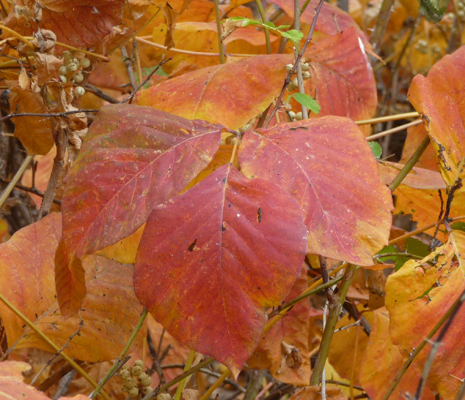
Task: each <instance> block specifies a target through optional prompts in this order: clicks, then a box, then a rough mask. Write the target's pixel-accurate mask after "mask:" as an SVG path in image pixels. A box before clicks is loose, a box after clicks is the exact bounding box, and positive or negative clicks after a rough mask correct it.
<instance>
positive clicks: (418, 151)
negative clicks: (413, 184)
mask: <svg viewBox="0 0 465 400" xmlns="http://www.w3.org/2000/svg"><path fill="white" fill-rule="evenodd" d="M429 143H430V139H429V136H428V135H426V137H425V138H424V139H423V141H422V142H421V143H420V146H418V149H416V151H415V153H413V155H412V157H410V160H408V161H407V164H405V165H404V168H402V169H401V170H400V172H399V174H398V175H397V176H396V177H395V178H394V180H393V181H392V183H391V184H390V185H389V189H391V192H394V190H396V189H397V187H398V186H399V185H400V184H401V183H402V181H403V180H404V179H405V177H406V176H407V175H408V173H409V172H410V171H411V170H412V168H413V167H414V165H415V164H416V163H417V162H418V160H419V159H420V157H421V155H422V154H423V153H424V152H425V150H426V148H427V147H428V145H429Z"/></svg>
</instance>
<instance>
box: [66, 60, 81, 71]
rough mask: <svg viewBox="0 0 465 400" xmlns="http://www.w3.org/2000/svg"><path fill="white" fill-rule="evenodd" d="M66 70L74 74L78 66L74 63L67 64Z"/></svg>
mask: <svg viewBox="0 0 465 400" xmlns="http://www.w3.org/2000/svg"><path fill="white" fill-rule="evenodd" d="M66 68H67V69H68V71H69V72H74V71H77V69H78V65H77V64H76V63H73V62H72V63H69V64H68V65H67V66H66Z"/></svg>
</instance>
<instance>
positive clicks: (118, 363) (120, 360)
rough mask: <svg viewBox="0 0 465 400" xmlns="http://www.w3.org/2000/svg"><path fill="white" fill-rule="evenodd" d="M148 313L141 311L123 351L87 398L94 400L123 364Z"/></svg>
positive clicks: (145, 310)
mask: <svg viewBox="0 0 465 400" xmlns="http://www.w3.org/2000/svg"><path fill="white" fill-rule="evenodd" d="M147 314H148V311H147V309H146V308H144V310H143V311H142V315H141V317H140V319H139V322H138V323H137V325H136V327H135V328H134V331H133V332H132V334H131V337H130V338H129V340H128V342H127V343H126V346H124V349H123V351H122V352H121V354H120V355H119V357H118V359H117V360H116V361H115V362H114V363H113V365H112V367H111V368H110V369H109V370H108V372H107V373H106V374H105V376H104V377H103V378H102V379H101V380H100V382H99V384H98V385H97V387H96V388H95V390H94V391H93V392H92V393H91V394H90V396H89V398H91V399H95V398H96V397H97V396H98V394H99V393H100V391H101V390H102V388H103V386H104V385H105V384H106V383H107V382H108V380H109V379H110V378H111V377H112V376H113V375H114V373H115V372H116V371H117V370H118V368H121V367H122V366H123V365H124V363H125V362H127V360H126V361H125V360H124V358H125V356H126V353H127V352H128V351H129V348H130V347H131V345H132V342H134V339H135V338H136V336H137V334H138V333H139V331H140V330H141V328H142V325H143V324H144V321H145V317H147Z"/></svg>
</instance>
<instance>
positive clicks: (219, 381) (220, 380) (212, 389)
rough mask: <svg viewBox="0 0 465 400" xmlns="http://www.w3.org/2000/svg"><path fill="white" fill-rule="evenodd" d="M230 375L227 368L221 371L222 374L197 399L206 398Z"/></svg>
mask: <svg viewBox="0 0 465 400" xmlns="http://www.w3.org/2000/svg"><path fill="white" fill-rule="evenodd" d="M229 375H231V371H230V370H229V369H227V370H226V371H224V372H223V374H222V375H221V376H220V377H219V378H218V379H217V381H216V382H215V383H214V384H213V385H211V386H210V388H209V389H208V390H207V391H206V392H205V394H204V395H203V396H202V397H201V398H200V399H199V400H208V399H209V398H210V396H211V394H212V393H213V392H214V391H215V389H217V388H219V387H220V386H221V384H222V383H223V382H224V380H225V379H226V378H227V377H228V376H229Z"/></svg>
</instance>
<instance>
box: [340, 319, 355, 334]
mask: <svg viewBox="0 0 465 400" xmlns="http://www.w3.org/2000/svg"><path fill="white" fill-rule="evenodd" d="M360 321H361V320H360V319H359V320H357V321H356V322H354V323H353V324H350V325H347V326H341V327H340V328H338V329H336V330H335V331H334V333H337V332H341V331H344V330H346V329H349V328H352V327H354V326H358V325H360Z"/></svg>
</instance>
